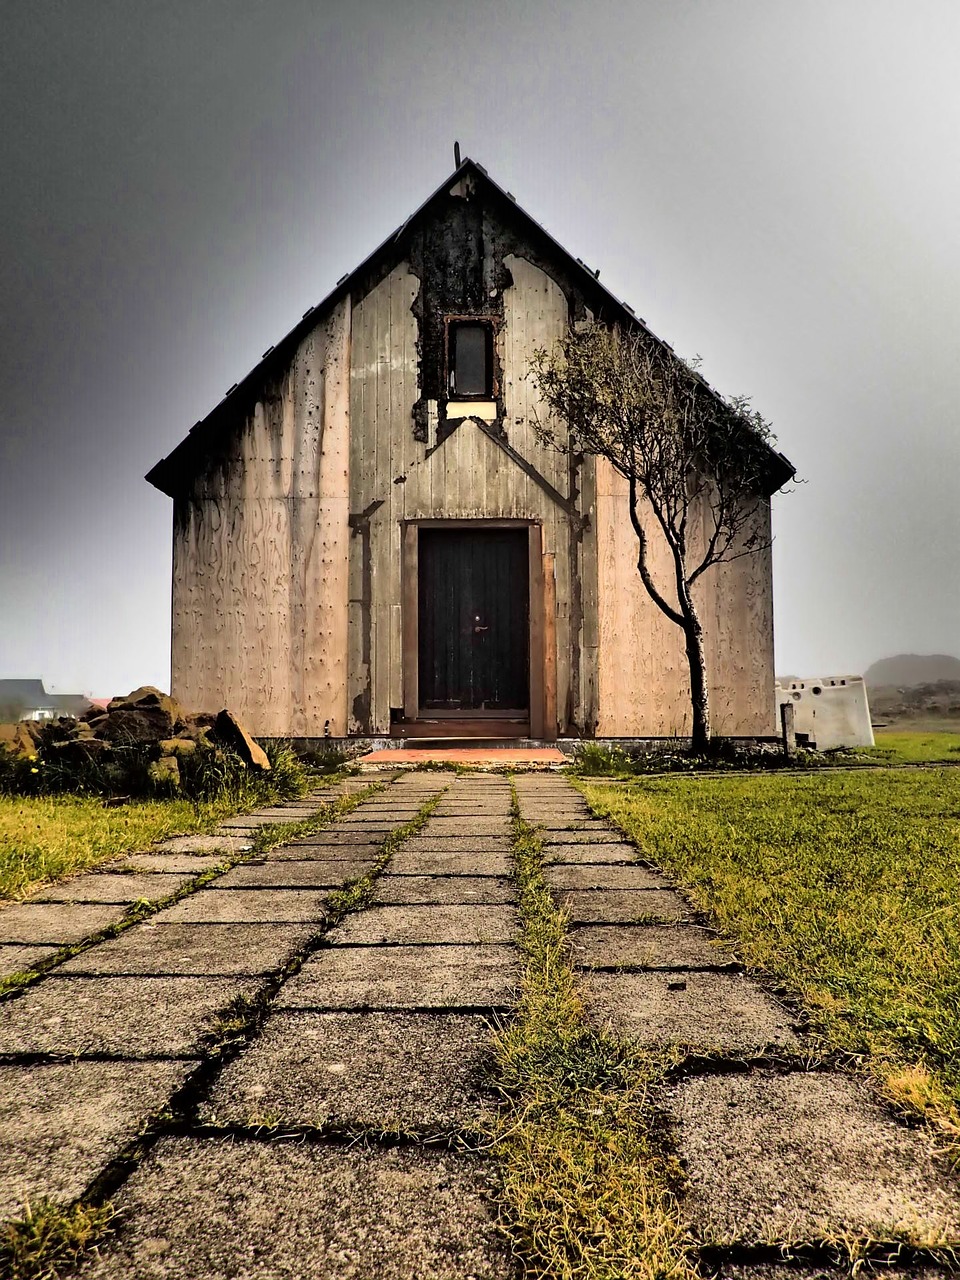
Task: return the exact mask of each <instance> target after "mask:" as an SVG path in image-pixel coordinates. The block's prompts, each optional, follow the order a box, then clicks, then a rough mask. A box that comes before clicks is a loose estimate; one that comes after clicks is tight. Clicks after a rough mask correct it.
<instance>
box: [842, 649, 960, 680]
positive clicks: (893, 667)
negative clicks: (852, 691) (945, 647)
mask: <svg viewBox="0 0 960 1280" xmlns="http://www.w3.org/2000/svg"><path fill="white" fill-rule="evenodd" d="M863 678H864V680H865V681H866V683H867V685H868V686H869V687H870V688H872V689H880V688H890V687H893V688H896V689H910V688H913V687H914V686H916V685H921V684H938V683H939V682H940V681H942V680H946V681H950V682H954V681H960V658H951V657H949V656H948V655H947V654H945V653H931V654H919V653H900V654H897V656H896V657H895V658H881V659H880V661H879V662H874V663H872V664H871V665H870V666H869V667H867V669H866V671H865V672H864V673H863Z"/></svg>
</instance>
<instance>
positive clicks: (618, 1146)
mask: <svg viewBox="0 0 960 1280" xmlns="http://www.w3.org/2000/svg"><path fill="white" fill-rule="evenodd" d="M514 856H515V862H516V883H517V893H518V903H519V907H520V915H521V920H522V931H521V936H520V948H521V953H522V958H523V982H522V989H521V996H520V1000H519V1003H518V1006H517V1009H516V1011H515V1015H514V1017H513V1018H511V1020H510V1021H509V1022H508V1023H507V1024H506V1026H504V1027H503V1028H502V1029H501V1031H500V1033H499V1035H498V1037H497V1041H496V1047H495V1051H496V1060H497V1084H498V1086H499V1088H500V1090H501V1091H502V1093H503V1096H504V1099H505V1105H504V1107H503V1109H502V1111H501V1114H500V1115H499V1117H498V1120H497V1122H496V1125H495V1128H494V1131H493V1133H492V1134H491V1135H490V1145H491V1146H492V1148H493V1150H494V1153H495V1156H496V1158H497V1161H498V1164H499V1169H500V1177H501V1183H502V1215H501V1216H502V1221H503V1225H504V1227H505V1228H506V1230H507V1232H508V1234H509V1235H510V1237H511V1238H512V1240H513V1243H514V1247H515V1249H516V1252H517V1254H518V1256H519V1258H520V1260H521V1263H522V1266H523V1272H524V1275H525V1276H526V1277H528V1278H530V1280H533V1278H534V1277H536V1278H537V1280H548V1278H549V1280H641V1278H642V1280H688V1278H692V1276H693V1275H694V1272H693V1270H692V1267H691V1263H690V1255H689V1251H688V1241H687V1237H686V1234H685V1231H684V1228H683V1225H682V1223H681V1219H680V1214H679V1209H678V1201H677V1198H676V1186H677V1184H678V1179H679V1170H678V1168H677V1166H676V1164H675V1162H674V1161H673V1159H672V1157H671V1155H670V1153H669V1151H667V1150H666V1149H665V1148H664V1147H663V1146H662V1144H661V1142H660V1140H659V1136H658V1135H659V1126H658V1124H657V1121H656V1116H655V1114H654V1112H653V1109H652V1107H651V1106H650V1105H649V1103H648V1094H647V1090H648V1087H649V1084H650V1082H651V1081H652V1080H653V1079H654V1078H655V1077H656V1076H657V1075H658V1074H659V1073H660V1070H661V1068H662V1065H663V1064H659V1063H657V1062H656V1061H655V1060H654V1059H653V1058H649V1057H645V1056H644V1055H642V1054H640V1053H638V1052H637V1051H636V1050H635V1049H630V1048H628V1047H627V1046H624V1045H621V1044H618V1043H617V1042H616V1041H614V1040H613V1039H611V1038H610V1037H607V1036H600V1035H597V1034H595V1033H594V1032H592V1031H591V1030H590V1029H589V1028H588V1027H587V1025H586V1023H585V1021H584V1015H583V1006H582V1003H581V1001H580V997H579V995H578V994H577V991H576V987H575V982H574V974H573V971H572V969H571V967H570V964H569V961H568V957H567V948H566V932H567V916H566V914H565V912H563V911H562V910H559V909H558V908H557V907H556V905H555V904H554V902H553V899H552V897H551V895H550V893H549V891H548V889H547V886H546V884H545V883H544V879H543V873H542V849H541V845H540V841H539V839H538V838H537V835H536V832H535V830H534V829H533V828H531V827H530V826H529V825H527V824H526V823H525V822H523V821H522V819H521V818H520V815H519V810H518V807H517V804H516V797H514Z"/></svg>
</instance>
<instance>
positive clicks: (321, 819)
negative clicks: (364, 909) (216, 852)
mask: <svg viewBox="0 0 960 1280" xmlns="http://www.w3.org/2000/svg"><path fill="white" fill-rule="evenodd" d="M380 790H382V784H380V783H374V784H372V785H371V786H370V787H367V788H364V789H363V790H362V791H357V792H354V793H352V794H351V795H346V796H340V797H338V798H337V799H336V800H335V801H333V802H331V803H330V804H325V805H324V806H323V807H322V808H321V809H320V810H319V811H318V812H317V813H316V814H315V815H313V816H312V817H310V818H306V819H304V820H303V821H301V822H292V823H289V822H288V823H276V824H271V825H270V826H268V827H263V828H261V830H260V831H259V832H258V833H257V835H256V838H255V839H254V841H253V844H252V847H251V848H250V849H249V850H248V851H246V852H245V853H242V854H240V855H238V856H236V857H233V858H227V859H225V860H224V861H223V862H222V863H221V864H220V865H219V866H218V867H216V868H213V869H211V870H209V871H205V872H204V873H203V874H201V875H199V876H197V877H196V879H194V880H193V881H191V882H190V884H189V885H187V886H185V887H184V888H182V889H180V890H179V891H178V892H177V893H176V894H173V895H171V896H170V897H168V898H166V899H164V900H163V901H162V902H150V903H149V904H142V903H138V904H136V909H135V910H131V911H130V912H128V913H127V914H126V915H125V916H124V918H123V919H122V920H120V921H118V922H117V923H116V924H113V925H110V926H108V928H106V929H104V930H102V931H101V932H100V933H98V934H96V935H94V936H93V937H91V938H87V939H84V941H83V942H82V943H78V944H76V945H74V946H72V947H64V948H62V949H61V951H60V952H58V953H57V956H56V957H55V958H54V962H55V963H61V962H62V961H63V960H66V959H68V958H69V957H70V956H72V955H76V954H79V953H80V952H81V951H83V950H86V949H88V948H89V947H90V946H93V945H96V943H98V942H101V941H103V940H105V939H106V938H111V937H115V936H116V935H117V934H119V933H122V932H123V931H124V930H125V929H128V928H130V926H131V925H133V924H135V923H137V922H138V921H139V920H143V919H145V918H147V917H148V916H151V915H154V914H156V912H157V911H159V910H160V909H162V908H163V907H166V906H169V905H170V904H171V903H172V902H174V901H178V900H179V899H180V898H182V897H185V896H187V895H188V894H191V893H195V892H196V891H197V890H198V889H200V888H203V887H204V886H205V885H207V884H209V883H210V882H211V881H213V880H215V879H216V878H217V877H218V876H220V875H222V874H223V872H224V871H226V870H228V869H229V868H230V867H231V866H236V865H237V864H238V863H242V862H247V861H249V860H250V859H252V858H255V857H258V856H262V855H263V854H264V853H266V852H267V851H268V850H270V849H272V848H274V847H275V846H277V845H279V844H282V843H287V842H288V841H291V840H302V839H305V838H307V837H309V836H311V835H315V834H318V833H319V832H321V831H322V830H323V829H324V828H325V827H327V826H328V825H329V824H330V823H331V822H332V821H335V820H336V819H337V818H340V817H343V816H344V815H345V814H347V813H349V812H351V810H353V809H355V808H356V807H357V806H358V805H359V804H361V803H362V802H363V801H364V800H366V799H368V798H369V797H370V796H371V795H372V794H373V793H374V792H376V791H380ZM438 801H439V796H437V797H436V798H435V799H434V800H432V801H430V802H428V803H427V804H426V805H424V807H423V809H421V811H420V813H418V814H417V816H416V817H415V818H414V819H413V820H412V821H411V822H409V823H407V824H406V826H404V827H402V828H398V829H397V830H396V831H394V832H392V833H391V835H390V836H389V837H388V839H387V841H386V842H385V843H384V850H383V853H382V856H381V859H380V862H379V863H378V869H379V868H380V867H381V866H383V865H384V864H385V863H386V861H388V859H389V858H390V857H391V856H392V854H393V852H394V850H395V849H396V847H397V846H398V844H399V843H401V842H402V840H403V839H406V838H407V836H408V835H410V834H413V832H415V831H417V830H419V829H420V827H421V826H422V825H423V823H424V822H426V820H427V817H429V814H430V813H431V812H432V810H433V808H434V806H435V805H436V804H437V802H438ZM368 879H369V881H370V883H369V884H366V883H363V882H354V885H353V886H350V887H349V888H348V893H350V894H352V895H353V896H352V897H351V898H350V902H353V901H354V900H356V901H358V902H359V901H360V894H359V892H358V891H357V889H356V886H357V885H358V884H360V885H361V886H362V888H363V889H364V892H365V894H366V896H369V893H370V891H371V889H372V879H371V878H369V877H364V882H366V881H367V880H368ZM331 896H332V897H336V895H331ZM361 905H362V903H361ZM356 909H358V908H357V906H351V905H348V903H347V901H346V900H342V901H340V902H339V903H338V904H336V905H332V906H331V912H332V915H333V917H334V921H335V920H336V919H339V918H340V917H341V916H342V915H343V914H344V913H345V911H346V910H356ZM329 924H330V922H329V921H328V922H327V927H329ZM19 976H20V977H23V976H24V975H19ZM40 976H41V974H39V973H37V974H31V975H27V980H34V981H35V980H37V979H38V978H39V977H40ZM264 1012H265V1009H264V1004H263V1001H262V1000H259V999H257V998H254V999H252V1000H251V999H246V1000H238V1001H236V1002H235V1003H234V1004H233V1005H232V1006H231V1007H230V1009H228V1010H225V1011H224V1014H223V1016H222V1017H221V1019H220V1021H219V1023H218V1026H217V1031H216V1033H215V1035H214V1036H213V1037H211V1043H210V1045H209V1046H208V1048H207V1057H208V1059H209V1058H215V1057H220V1056H222V1054H223V1053H224V1050H225V1049H228V1048H229V1047H231V1046H237V1045H239V1044H241V1043H243V1042H244V1041H245V1039H246V1038H247V1035H248V1034H249V1032H250V1028H251V1025H252V1023H253V1022H254V1021H255V1020H256V1019H257V1018H259V1017H260V1016H262V1015H263V1013H264ZM171 1120H172V1116H171V1112H170V1110H169V1108H168V1107H166V1106H165V1107H164V1108H163V1109H162V1110H161V1112H160V1113H159V1114H158V1115H156V1116H155V1117H154V1118H153V1120H152V1121H150V1122H149V1123H147V1124H146V1125H144V1127H143V1131H142V1133H141V1134H140V1135H139V1137H138V1139H137V1144H138V1156H134V1157H133V1159H134V1160H135V1159H136V1158H139V1155H142V1152H143V1150H145V1148H144V1147H142V1146H140V1142H141V1139H143V1138H144V1137H145V1136H146V1135H147V1134H148V1132H149V1131H150V1130H156V1129H158V1126H159V1127H160V1128H162V1127H163V1126H164V1125H166V1124H169V1123H171ZM114 1217H115V1213H114V1209H113V1206H112V1204H110V1203H109V1202H106V1203H103V1204H99V1203H84V1202H83V1201H82V1200H81V1201H79V1202H77V1203H75V1204H72V1205H70V1206H68V1207H66V1208H64V1207H62V1206H59V1205H57V1204H55V1203H54V1202H52V1201H50V1200H46V1199H43V1200H38V1201H37V1202H36V1203H35V1204H32V1205H31V1204H27V1205H25V1206H24V1211H23V1213H22V1215H21V1216H20V1217H19V1218H16V1219H11V1220H9V1221H7V1222H5V1223H2V1224H0V1276H2V1277H3V1280H56V1278H57V1277H59V1276H61V1275H64V1274H66V1271H67V1270H68V1269H70V1268H71V1267H72V1266H73V1265H74V1264H75V1263H76V1262H77V1260H78V1259H79V1257H80V1256H81V1254H83V1253H84V1252H85V1251H86V1250H88V1249H91V1248H92V1247H94V1246H95V1245H96V1244H98V1243H100V1242H102V1241H103V1240H104V1239H106V1238H107V1237H108V1236H109V1234H110V1230H111V1228H110V1224H111V1222H112V1220H113V1218H114Z"/></svg>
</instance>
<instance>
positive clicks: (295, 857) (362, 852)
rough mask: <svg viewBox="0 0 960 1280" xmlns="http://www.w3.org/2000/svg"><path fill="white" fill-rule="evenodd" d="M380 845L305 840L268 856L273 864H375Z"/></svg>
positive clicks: (274, 851)
mask: <svg viewBox="0 0 960 1280" xmlns="http://www.w3.org/2000/svg"><path fill="white" fill-rule="evenodd" d="M380 854H381V846H380V845H379V844H369V843H368V844H364V843H359V844H357V843H354V842H352V841H351V842H350V843H348V844H321V843H319V842H316V841H307V840H304V841H303V842H302V843H300V842H299V841H293V842H292V843H290V844H281V845H277V847H276V848H275V849H271V850H270V852H269V854H268V855H267V856H268V857H269V859H270V861H271V862H306V861H309V860H311V859H314V858H315V859H317V861H318V862H334V861H338V862H359V861H363V862H375V861H376V860H377V858H379V857H380Z"/></svg>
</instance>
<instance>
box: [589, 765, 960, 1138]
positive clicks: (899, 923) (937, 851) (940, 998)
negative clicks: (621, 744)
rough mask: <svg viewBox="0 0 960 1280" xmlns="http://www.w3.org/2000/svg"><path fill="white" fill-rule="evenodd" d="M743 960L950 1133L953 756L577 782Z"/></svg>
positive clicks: (829, 1044)
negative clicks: (884, 767) (925, 761)
mask: <svg viewBox="0 0 960 1280" xmlns="http://www.w3.org/2000/svg"><path fill="white" fill-rule="evenodd" d="M579 785H580V788H581V790H582V791H583V792H584V794H585V795H586V797H587V799H588V800H589V801H590V803H591V805H592V806H593V807H594V808H595V809H596V810H597V812H599V813H601V814H603V815H604V816H609V817H611V818H613V819H614V821H616V822H618V823H619V824H620V825H621V826H622V827H623V829H624V830H625V831H627V832H628V833H629V834H630V835H631V836H632V837H633V838H634V840H635V841H636V842H637V844H638V845H639V847H640V850H641V853H642V856H643V857H645V858H648V859H650V860H651V861H653V862H655V863H657V864H659V865H660V866H662V867H665V868H666V869H667V870H668V871H670V872H672V873H673V874H674V875H675V876H676V877H677V879H678V881H679V882H680V883H681V884H683V885H685V886H687V888H688V890H689V892H690V896H691V898H692V900H693V901H694V902H695V903H696V904H697V905H698V906H699V907H701V908H702V909H703V910H704V911H706V912H707V913H708V914H709V915H710V916H711V917H712V918H713V920H714V921H715V922H716V923H717V924H718V925H719V927H720V928H721V929H722V930H723V931H724V933H726V934H727V935H728V936H730V937H731V938H733V939H735V940H736V942H737V944H738V946H737V949H738V952H739V954H740V955H741V957H742V958H743V959H744V961H745V962H746V963H747V964H748V965H750V966H751V967H754V968H757V969H762V970H766V971H767V972H768V973H771V974H773V975H775V976H776V977H777V978H778V979H780V980H781V981H782V982H783V983H784V984H785V985H786V987H787V988H788V989H789V990H791V991H792V992H793V993H795V994H796V995H797V996H798V997H799V998H800V999H801V1000H802V1001H803V1003H804V1004H805V1006H806V1007H807V1008H808V1010H810V1012H811V1014H812V1016H813V1019H814V1026H815V1031H816V1034H817V1037H818V1039H819V1042H820V1044H821V1046H822V1047H824V1048H827V1049H831V1050H840V1051H846V1052H849V1053H852V1054H863V1055H867V1057H868V1063H867V1065H869V1066H870V1067H871V1069H872V1070H874V1071H875V1072H876V1074H877V1075H878V1077H879V1078H880V1079H881V1080H882V1081H883V1082H884V1084H885V1087H886V1090H887V1092H888V1094H889V1096H890V1097H892V1098H893V1099H894V1100H896V1101H898V1102H900V1103H903V1104H905V1105H907V1106H909V1107H911V1108H913V1109H916V1110H919V1111H921V1112H925V1113H926V1114H928V1115H929V1116H930V1117H931V1118H933V1119H934V1120H936V1121H937V1122H938V1123H940V1124H941V1125H942V1126H943V1127H944V1128H945V1129H946V1130H947V1132H948V1133H949V1134H950V1135H951V1136H952V1137H953V1138H954V1139H955V1138H957V1137H960V894H958V883H960V771H955V770H952V769H930V770H924V771H922V772H912V771H909V772H900V771H892V772H882V771H876V772H875V771H869V772H862V773H853V772H845V773H839V772H837V773H825V772H820V773H818V774H817V775H816V776H811V777H797V776H792V777H786V776H785V777H775V776H757V777H749V778H748V777H730V778H689V777H688V778H660V779H650V780H648V781H645V782H637V783H633V784H631V785H629V786H615V785H610V784H604V783H600V782H597V783H594V782H589V781H581V782H580V783H579Z"/></svg>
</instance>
